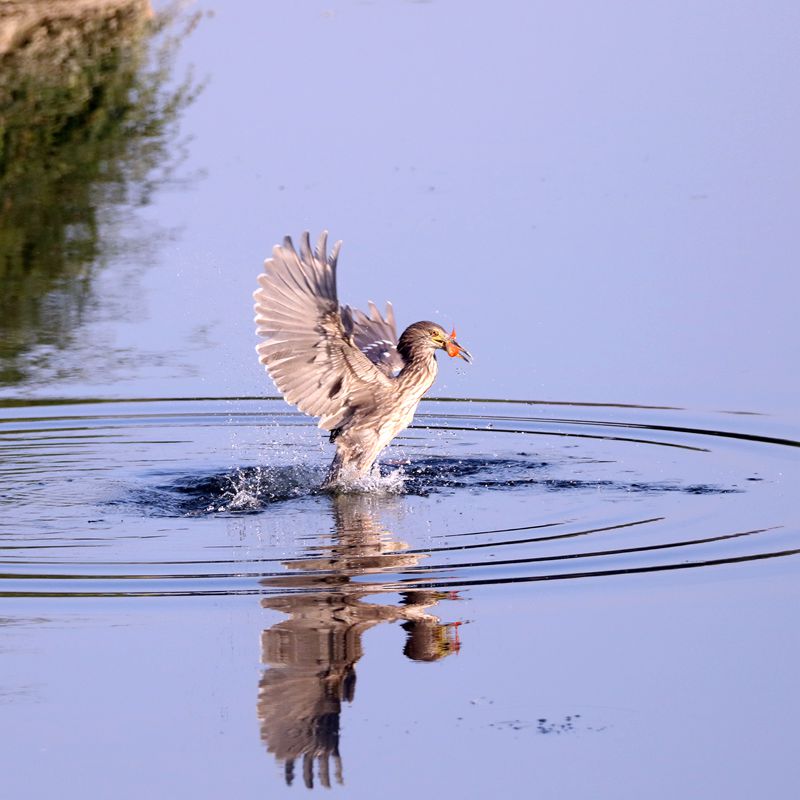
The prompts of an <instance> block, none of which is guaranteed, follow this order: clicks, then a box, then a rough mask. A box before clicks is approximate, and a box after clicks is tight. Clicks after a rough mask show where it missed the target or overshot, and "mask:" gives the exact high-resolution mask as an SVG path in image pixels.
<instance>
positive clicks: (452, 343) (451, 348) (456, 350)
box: [444, 328, 472, 364]
mask: <svg viewBox="0 0 800 800" xmlns="http://www.w3.org/2000/svg"><path fill="white" fill-rule="evenodd" d="M444 346H445V350H447V355H449V356H450V358H455V357H456V356H458V357H459V358H463V359H464V361H466V362H467V364H469V363H471V362H472V356H471V355H470V352H469V350H467V349H465V348H463V347H462V346H461V345H460V344H459V343H458V342H457V341H456V329H455V328H453V332H452V333H451V334H450V338H449V339H448V340H447V341H446V342H445V345H444Z"/></svg>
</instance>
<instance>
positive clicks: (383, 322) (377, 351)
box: [341, 300, 405, 375]
mask: <svg viewBox="0 0 800 800" xmlns="http://www.w3.org/2000/svg"><path fill="white" fill-rule="evenodd" d="M341 311H342V320H343V322H344V327H345V330H346V331H347V330H350V331H352V336H353V341H354V342H355V343H356V347H358V349H359V350H360V351H361V352H362V353H363V354H364V355H365V356H366V357H367V358H368V359H369V360H370V361H371V362H372V363H373V364H375V365H376V366H377V367H378V369H380V370H381V371H382V372H384V373H385V374H386V375H396V374H397V373H398V372H399V371H400V370H401V369H403V367H404V366H405V363H404V361H403V358H402V356H401V355H400V353H398V352H397V328H396V327H395V322H394V309H393V308H392V304H391V303H387V304H386V319H384V318H383V317H382V316H381V312H380V311H378V307H377V306H376V305H375V303H373V302H372V300H370V301H369V316H367V315H366V314H365V313H364V312H363V311H359V310H358V309H357V308H350V306H342V309H341Z"/></svg>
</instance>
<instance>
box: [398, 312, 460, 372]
mask: <svg viewBox="0 0 800 800" xmlns="http://www.w3.org/2000/svg"><path fill="white" fill-rule="evenodd" d="M397 349H398V350H399V351H400V354H401V355H402V356H403V357H404V358H406V360H410V358H411V357H412V356H413V355H414V354H415V353H417V352H420V351H422V352H425V351H428V352H435V351H436V350H444V351H445V352H446V353H447V355H449V356H450V357H451V358H455V357H456V356H458V357H459V358H463V359H464V361H466V362H467V363H470V362H471V361H472V356H471V355H470V352H469V350H467V349H466V348H464V347H462V346H461V345H460V344H459V343H458V342H457V341H456V332H455V330H453V332H452V333H447V331H446V330H445V329H444V328H443V327H442V326H441V325H437V324H436V323H435V322H415V323H414V324H413V325H410V326H409V327H408V328H406V330H405V331H404V332H403V335H402V336H401V337H400V341H399V342H398V344H397Z"/></svg>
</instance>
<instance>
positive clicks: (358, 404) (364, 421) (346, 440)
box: [253, 233, 471, 486]
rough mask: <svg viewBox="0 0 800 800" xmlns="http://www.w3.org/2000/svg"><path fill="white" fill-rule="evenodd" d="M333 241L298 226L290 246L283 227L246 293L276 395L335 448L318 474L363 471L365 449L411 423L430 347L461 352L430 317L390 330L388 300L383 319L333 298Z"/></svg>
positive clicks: (331, 478)
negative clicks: (315, 421)
mask: <svg viewBox="0 0 800 800" xmlns="http://www.w3.org/2000/svg"><path fill="white" fill-rule="evenodd" d="M340 245H341V242H337V243H336V244H335V245H334V247H333V250H332V251H331V253H330V254H328V253H327V233H323V234H322V236H320V238H319V242H318V244H317V248H316V251H314V252H312V250H311V243H310V241H309V237H308V233H305V234H303V238H302V240H301V243H300V253H299V254H298V253H297V252H296V250H295V249H294V245H293V244H292V240H291V239H290V238H289V237H288V236H287V237H286V238H285V239H284V240H283V244H282V245H276V246H275V248H274V249H273V251H272V258H268V259H267V260H266V261H265V262H264V272H263V273H262V274H261V275H259V277H258V282H259V284H260V285H261V288H260V289H258V290H257V291H256V292H255V293H254V295H253V296H254V298H255V301H256V304H255V311H256V325H257V326H258V327H257V331H258V333H259V334H260V335H261V336H264V337H266V341H264V342H262V343H261V344H259V345H258V347H257V350H258V353H259V355H260V360H261V363H262V364H264V365H265V366H266V368H267V371H268V372H269V374H270V376H271V377H272V379H273V380H274V381H275V385H276V386H277V387H278V389H279V390H280V391H281V393H282V394H283V396H284V397H285V398H286V401H287V402H289V403H291V404H293V405H296V406H297V407H298V408H299V409H300V410H301V411H302V412H303V413H305V414H309V415H311V416H314V417H320V422H319V427H320V428H322V429H324V430H326V431H330V433H331V436H330V440H331V441H332V442H336V456H335V458H334V460H333V464H332V465H331V468H330V471H329V473H328V477H327V479H326V484H327V485H328V486H334V485H336V484H337V483H338V482H341V481H343V480H344V481H346V480H347V479H348V478H359V477H364V476H366V475H369V474H370V471H371V469H372V465H373V464H374V463H375V459H376V458H377V457H378V455H379V454H380V452H381V450H383V449H384V448H385V447H386V446H387V445H388V444H389V442H391V441H392V439H394V437H395V436H396V435H397V434H398V433H399V432H400V431H402V430H403V429H404V428H407V427H408V426H409V425H410V424H411V420H412V419H413V417H414V412H415V411H416V409H417V406H418V405H419V401H420V400H421V399H422V396H423V395H424V394H425V392H427V391H428V389H430V387H431V385H432V384H433V381H434V379H435V378H436V371H437V367H436V351H437V350H445V351H446V352H447V354H448V355H449V356H453V357H455V356H460V357H461V358H463V359H464V360H465V361H470V360H471V356H470V354H469V353H468V352H467V351H466V350H465V349H464V348H463V347H461V345H460V344H459V343H458V342H457V341H456V340H455V331H453V332H452V333H451V334H447V333H446V332H445V330H444V328H442V327H441V326H440V325H437V324H436V323H434V322H415V323H414V324H413V325H411V326H409V327H408V328H406V330H405V331H404V332H403V335H402V336H401V337H400V338H399V340H398V338H397V330H396V328H395V323H394V313H393V311H392V306H391V304H389V305H388V306H387V313H386V319H384V318H383V317H382V316H381V313H380V312H379V311H378V309H377V308H376V306H375V305H374V304H373V303H370V316H367V315H366V314H364V313H363V312H361V311H357V310H354V309H351V308H350V307H348V306H340V305H339V299H338V296H337V292H336V261H337V258H338V255H339V246H340Z"/></svg>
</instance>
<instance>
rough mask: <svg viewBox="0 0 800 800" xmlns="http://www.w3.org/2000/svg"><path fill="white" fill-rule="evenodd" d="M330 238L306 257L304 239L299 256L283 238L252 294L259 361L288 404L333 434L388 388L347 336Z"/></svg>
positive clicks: (382, 375)
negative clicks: (328, 244)
mask: <svg viewBox="0 0 800 800" xmlns="http://www.w3.org/2000/svg"><path fill="white" fill-rule="evenodd" d="M327 240H328V234H327V231H325V232H323V234H322V235H321V236H320V237H319V242H318V244H317V249H316V251H315V252H312V250H311V243H310V241H309V237H308V233H307V232H306V233H304V234H303V236H302V239H301V241H300V253H299V254H298V253H297V251H296V250H295V248H294V245H293V244H292V240H291V239H290V238H289V237H288V236H287V237H286V238H285V239H284V240H283V244H282V245H276V246H275V247H274V248H273V251H272V258H268V259H267V260H266V261H265V262H264V272H263V273H262V274H261V275H259V276H258V282H259V284H260V288H259V289H258V290H256V291H255V292H254V293H253V297H254V299H255V301H256V302H255V311H256V326H257V328H256V332H257V333H258V334H259V335H260V336H263V337H265V341H263V342H261V344H259V345H258V346H257V347H256V350H257V351H258V354H259V357H260V361H261V363H262V364H264V366H265V367H266V368H267V372H269V374H270V377H271V378H272V380H274V381H275V385H276V386H277V387H278V389H279V391H280V392H281V393H282V394H283V396H284V397H285V398H286V401H287V402H288V403H291V404H292V405H295V406H297V407H298V408H299V409H300V410H301V411H302V412H303V413H305V414H309V415H310V416H313V417H320V418H321V419H320V422H319V427H320V428H323V429H324V430H329V431H330V430H333V429H334V428H337V427H339V426H340V425H341V424H342V423H343V422H344V421H345V420H347V419H348V418H349V417H350V416H351V414H352V413H353V412H354V410H355V409H356V408H357V407H358V406H360V405H363V404H364V403H365V402H369V401H372V402H375V401H376V399H377V398H378V397H379V396H380V394H381V393H382V392H384V391H386V390H387V389H389V388H391V386H392V381H391V378H389V377H388V375H387V374H385V373H384V372H383V371H382V370H380V369H379V368H378V367H377V366H376V365H375V364H373V363H372V362H371V361H370V360H369V359H368V358H367V357H366V356H365V355H364V353H362V352H361V351H360V350H359V349H358V347H357V346H356V344H355V341H354V337H353V335H352V333H351V332H348V331H346V329H345V326H344V323H343V320H342V314H341V311H340V309H339V301H338V298H337V295H336V260H337V258H338V255H339V246H340V244H341V242H337V243H336V244H335V245H334V246H333V249H332V250H331V252H330V254H329V255H328V254H327Z"/></svg>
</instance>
